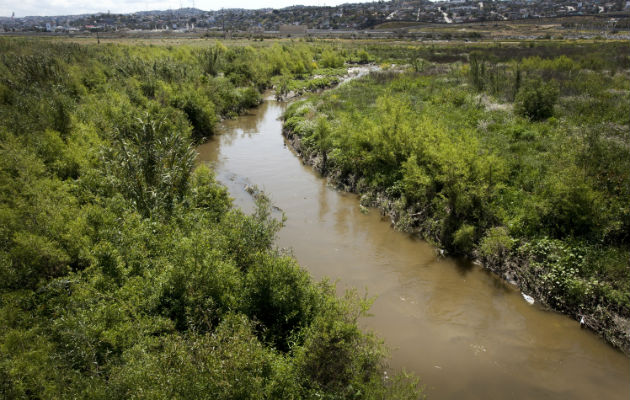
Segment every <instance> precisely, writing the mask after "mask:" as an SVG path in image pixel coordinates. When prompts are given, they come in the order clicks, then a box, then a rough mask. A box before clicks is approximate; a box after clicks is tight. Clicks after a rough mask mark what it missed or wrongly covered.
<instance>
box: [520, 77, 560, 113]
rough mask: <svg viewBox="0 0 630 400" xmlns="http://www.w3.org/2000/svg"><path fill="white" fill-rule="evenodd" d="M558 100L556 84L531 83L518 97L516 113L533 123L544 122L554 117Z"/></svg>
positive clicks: (525, 86)
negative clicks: (554, 109) (554, 108)
mask: <svg viewBox="0 0 630 400" xmlns="http://www.w3.org/2000/svg"><path fill="white" fill-rule="evenodd" d="M557 99H558V89H557V87H556V86H555V85H554V84H552V83H544V82H542V81H540V80H534V81H530V82H527V83H525V85H524V86H523V87H522V88H520V89H519V91H518V93H517V95H516V100H515V105H516V112H518V113H519V114H521V115H522V116H524V117H528V118H530V119H531V120H532V121H542V120H544V119H547V118H549V117H551V116H552V115H553V107H554V105H555V104H556V101H557Z"/></svg>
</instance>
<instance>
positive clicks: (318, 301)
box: [0, 39, 418, 399]
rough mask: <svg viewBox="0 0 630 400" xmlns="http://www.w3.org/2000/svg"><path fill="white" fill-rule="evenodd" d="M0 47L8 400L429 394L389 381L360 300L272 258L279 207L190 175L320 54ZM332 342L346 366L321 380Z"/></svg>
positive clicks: (0, 282)
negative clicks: (360, 314) (220, 135)
mask: <svg viewBox="0 0 630 400" xmlns="http://www.w3.org/2000/svg"><path fill="white" fill-rule="evenodd" d="M0 49H1V50H0V52H1V54H2V57H0V71H1V72H2V73H0V117H1V118H0V187H1V188H2V190H1V191H0V326H2V329H0V397H7V398H42V399H44V398H45V399H57V398H90V399H92V398H94V399H112V398H113V399H116V398H121V399H122V398H130V397H132V398H147V399H149V398H150V399H156V398H158V399H161V398H163V399H172V398H190V399H199V398H208V399H235V398H238V399H248V398H251V399H258V398H261V397H262V398H294V399H297V398H313V397H314V396H316V395H317V396H320V397H324V398H344V397H356V396H357V393H360V395H359V397H361V398H391V397H393V396H399V397H400V398H414V396H416V397H417V393H418V389H417V384H416V382H415V381H414V380H413V379H405V377H400V378H396V379H394V380H392V383H390V382H387V381H384V380H383V379H382V376H383V371H384V368H385V367H384V364H383V358H384V356H385V353H384V352H383V349H382V346H381V345H380V343H379V342H378V341H376V340H375V339H374V338H373V336H372V335H369V334H365V333H363V332H361V331H360V330H359V329H358V327H357V318H356V313H355V311H354V310H356V309H357V307H359V308H361V309H364V308H365V307H364V303H363V302H361V301H360V300H358V299H350V298H346V299H339V298H337V297H336V296H335V290H334V288H332V287H330V286H328V285H326V284H321V285H316V284H315V283H313V282H312V281H311V279H310V278H309V276H308V274H307V273H306V272H305V271H304V270H302V269H300V268H299V266H298V265H297V263H296V261H295V260H294V259H293V258H291V257H289V256H287V255H285V254H282V253H281V252H279V251H278V250H276V249H274V240H275V237H276V234H277V232H278V230H279V229H280V228H281V227H282V224H283V222H284V221H282V220H276V219H275V218H273V217H272V214H271V205H270V203H269V200H268V198H267V197H265V196H259V197H258V206H257V208H256V211H255V212H254V214H253V215H245V214H243V213H242V212H240V211H239V210H237V209H235V208H233V207H232V204H231V200H230V199H229V196H228V194H227V191H226V189H225V188H224V187H222V186H220V185H219V184H218V183H217V182H216V180H215V178H214V175H213V173H212V171H211V170H210V169H208V168H207V167H206V166H198V167H197V168H194V160H195V152H194V149H193V147H192V146H193V144H194V142H193V140H200V139H202V138H206V137H208V136H210V135H212V133H213V128H214V126H215V125H216V123H217V121H218V120H219V118H220V117H221V116H234V115H237V114H238V113H239V112H241V111H243V110H244V109H245V108H247V107H252V106H255V105H257V104H259V103H260V93H259V90H261V89H264V88H265V87H268V86H269V85H270V82H271V77H273V76H275V75H279V74H283V76H286V77H287V78H288V79H292V80H293V79H295V78H297V77H298V74H300V78H303V76H302V74H309V73H310V72H311V71H312V70H313V68H314V67H315V66H314V61H313V60H314V57H315V55H316V54H319V51H320V50H321V49H318V48H315V47H314V46H304V45H295V46H282V47H281V46H278V45H273V46H268V47H264V48H257V49H254V48H239V47H230V48H226V47H224V46H222V45H220V44H217V45H215V46H214V47H211V48H210V49H208V50H202V51H199V50H198V49H194V48H192V47H186V46H179V47H171V48H167V47H159V46H126V45H107V46H80V45H74V44H64V43H62V42H50V41H44V40H41V41H40V40H26V39H24V40H17V39H2V40H0ZM254 60H255V61H257V62H258V61H259V63H257V65H262V66H263V67H261V68H254V67H253V65H254V64H253V61H254ZM342 60H343V58H342ZM267 61H268V62H267ZM221 72H223V73H224V74H225V77H221V76H220V73H221ZM324 124H325V121H323V122H322V125H321V126H320V127H319V131H318V132H319V137H320V138H321V144H322V146H323V147H322V149H325V150H327V149H328V148H329V147H328V146H330V145H329V142H328V141H327V138H328V133H329V129H330V128H329V127H328V126H327V125H324ZM320 327H325V328H326V331H325V332H324V331H322V330H321V329H320ZM338 327H342V328H338ZM322 332H323V333H324V334H325V335H328V336H326V337H330V338H332V339H331V341H330V343H329V345H320V343H321V341H320V340H319V339H318V338H319V337H321V336H320V333H322ZM339 338H348V339H349V340H348V341H344V342H339V341H338V340H337V339H339ZM305 346H309V349H313V351H314V352H313V353H311V352H310V350H305ZM315 350H316V351H315ZM333 350H334V351H338V352H339V354H343V355H344V357H343V358H341V359H339V360H337V361H336V364H335V368H337V367H338V368H339V371H342V374H341V375H340V376H339V377H336V376H331V375H330V374H329V373H328V374H327V375H326V377H327V378H326V380H324V379H319V378H318V377H319V376H320V375H317V376H316V377H315V378H314V376H313V375H312V373H311V371H310V370H308V368H306V367H305V365H307V364H308V365H315V362H316V361H312V362H311V361H308V362H307V360H306V358H308V357H310V356H309V355H310V354H315V355H316V357H317V359H318V360H319V361H320V362H321V361H325V360H328V359H331V358H335V354H327V353H326V352H327V351H333ZM321 368H329V366H322V367H321ZM316 378H317V379H316ZM404 396H406V397H404Z"/></svg>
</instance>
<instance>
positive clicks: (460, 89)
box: [285, 43, 630, 346]
mask: <svg viewBox="0 0 630 400" xmlns="http://www.w3.org/2000/svg"><path fill="white" fill-rule="evenodd" d="M617 45H618V44H617V43H611V44H610V47H611V48H615V47H616V46H617ZM571 46H572V45H567V49H565V50H562V51H561V53H562V52H566V53H567V54H570V53H571V48H572V47H571ZM449 51H450V50H449ZM484 54H487V53H484V52H477V53H471V57H470V65H460V64H452V65H450V66H438V65H434V64H433V65H425V66H424V67H423V70H422V71H420V70H419V69H418V68H415V67H413V65H412V67H413V71H410V72H408V73H402V74H399V75H397V76H392V75H391V74H389V73H387V72H379V73H374V74H372V75H370V76H368V77H366V78H365V79H363V80H360V81H355V82H352V83H349V84H348V85H344V86H343V87H341V88H339V89H336V90H334V91H331V92H329V93H325V94H323V95H322V96H321V97H315V98H312V99H310V100H307V101H302V102H298V103H296V104H294V105H292V106H291V107H289V109H288V110H287V112H286V115H285V129H286V130H287V131H288V132H289V134H291V135H297V137H298V138H299V139H300V143H301V150H302V151H303V154H304V155H305V157H311V158H313V159H314V160H317V161H316V163H318V166H319V167H321V161H322V160H326V161H327V165H326V168H320V170H322V171H324V172H325V173H328V174H330V175H332V176H333V177H334V179H335V180H336V181H337V182H338V183H340V184H342V185H343V186H345V187H347V188H349V189H351V190H355V191H359V192H361V193H365V194H366V196H364V199H367V200H366V203H371V204H373V205H380V206H382V207H384V208H386V210H387V212H389V213H390V214H391V215H392V216H393V217H394V219H396V220H397V226H398V227H400V228H403V229H407V230H412V231H415V232H419V233H421V234H422V235H423V236H424V237H425V238H427V239H429V240H431V241H434V242H436V243H438V244H439V245H440V246H443V247H445V248H446V249H448V250H450V251H452V252H454V253H459V254H468V255H471V256H481V257H482V258H484V259H486V260H487V261H488V262H489V263H490V264H492V265H498V267H497V268H503V266H501V263H502V262H503V261H504V260H505V259H507V258H512V259H517V260H518V263H519V265H520V266H521V268H523V269H526V268H529V267H528V265H529V266H530V267H531V268H530V270H528V271H521V275H522V276H523V277H526V281H527V282H523V285H524V288H526V289H527V290H537V288H545V289H544V290H543V289H541V291H540V292H536V293H537V294H538V295H539V298H540V299H543V301H547V302H548V304H550V305H551V306H553V307H554V308H557V309H560V310H563V311H567V312H570V313H574V314H577V313H578V312H581V313H585V312H595V308H596V306H598V305H599V306H604V307H607V308H608V310H615V312H617V313H619V314H620V315H622V316H624V317H630V285H629V284H628V282H630V269H629V268H628V262H629V261H628V260H629V259H630V253H629V244H630V243H629V242H628V238H629V237H630V236H629V234H630V230H629V229H628V228H629V225H628V215H629V212H630V209H629V208H628V206H627V203H628V199H629V198H630V148H629V147H628V143H630V136H629V134H628V132H630V131H629V130H628V123H629V122H630V121H629V120H628V115H629V113H630V109H629V104H630V103H629V102H628V101H627V97H628V93H630V86H629V82H630V77H629V76H628V71H627V70H621V69H620V67H619V66H616V67H611V70H612V71H617V72H616V73H615V74H612V73H609V72H598V71H594V70H588V69H585V65H586V64H585V62H586V61H585V60H584V59H583V58H582V57H581V56H578V55H576V56H575V57H573V56H572V57H569V56H559V57H557V58H540V57H535V56H534V57H529V58H525V59H515V60H510V59H507V60H505V59H504V60H503V63H497V62H496V59H495V61H492V62H490V61H489V58H488V57H487V55H484ZM410 55H411V56H414V54H410ZM484 57H485V58H484ZM411 59H412V60H413V59H414V58H411ZM605 60H606V61H605V62H607V63H608V62H612V61H611V60H610V59H609V58H605ZM622 77H623V78H622ZM515 92H516V100H515V102H514V103H512V102H511V101H510V100H511V99H513V98H514V93H515ZM611 97H614V98H616V101H615V102H612V101H611V100H610V99H611ZM585 99H587V101H588V104H600V105H601V109H602V110H605V112H603V113H597V112H588V113H585V112H582V111H578V108H576V107H574V106H568V104H569V102H571V104H575V103H578V102H582V101H585ZM554 105H555V106H554ZM622 109H623V112H622V111H621V110H622ZM552 116H553V117H552ZM321 120H325V121H327V125H328V126H329V127H330V132H329V133H328V134H327V143H329V144H328V145H327V146H325V147H324V148H323V147H321V146H320V145H319V136H318V134H317V132H318V130H317V129H315V127H316V125H317V124H318V121H321ZM384 198H385V199H387V201H384V200H383V199H384ZM369 199H372V201H370V200H369ZM545 238H549V239H545ZM545 240H553V241H554V242H553V243H559V245H561V246H566V248H567V249H570V250H567V252H568V253H567V254H571V252H573V251H574V250H575V249H581V250H580V251H581V252H582V253H583V257H584V259H589V260H593V259H596V258H597V257H598V256H601V257H603V258H602V259H601V260H600V261H598V262H597V263H596V265H597V267H594V268H592V269H589V268H586V267H585V265H586V264H582V263H580V268H578V269H577V270H575V268H576V267H574V266H573V267H566V268H565V267H563V266H561V265H560V264H562V263H561V262H559V261H558V258H556V256H554V255H551V254H552V253H554V252H555V250H554V251H552V250H551V249H549V254H548V257H547V258H544V261H534V260H537V259H538V258H537V256H535V255H534V253H532V251H533V250H531V249H532V247H528V245H526V244H533V246H536V245H537V244H539V243H544V242H545ZM603 254H605V256H603ZM562 257H564V256H562ZM621 260H623V261H621ZM530 262H531V263H530ZM562 265H564V264H562ZM621 265H625V267H621ZM567 268H568V269H567ZM571 268H573V269H571ZM576 271H579V272H576ZM621 271H624V272H623V273H622V272H621ZM620 273H621V274H622V275H623V278H621V279H620V275H619V274H620ZM543 278H544V279H543ZM524 279H525V278H524ZM622 304H623V305H622ZM602 326H603V325H602ZM619 326H621V325H619ZM619 332H621V333H619ZM617 333H619V334H621V335H623V332H622V331H621V330H619V331H618V332H617ZM617 333H616V334H617ZM623 340H625V341H626V346H627V345H628V343H630V337H626V338H625V339H623Z"/></svg>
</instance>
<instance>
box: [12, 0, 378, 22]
mask: <svg viewBox="0 0 630 400" xmlns="http://www.w3.org/2000/svg"><path fill="white" fill-rule="evenodd" d="M363 1H364V2H368V1H370V0H363ZM363 1H361V0H268V1H260V0H258V1H257V0H230V1H227V2H226V1H218V0H194V1H193V0H157V1H145V0H93V1H81V0H47V1H45V0H44V1H42V0H0V17H10V16H11V14H12V13H13V12H15V17H16V18H21V17H26V16H30V15H50V16H53V15H73V14H91V13H99V12H104V13H106V12H107V11H108V10H109V11H110V12H111V13H116V14H118V13H123V14H126V13H132V12H136V11H147V10H168V9H176V8H180V7H192V6H193V4H194V6H195V8H199V9H202V10H220V9H221V8H249V9H258V8H283V7H289V6H292V5H296V4H301V5H305V6H306V5H308V6H334V5H339V4H344V3H355V2H357V3H358V2H363Z"/></svg>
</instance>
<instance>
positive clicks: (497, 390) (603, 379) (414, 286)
mask: <svg viewBox="0 0 630 400" xmlns="http://www.w3.org/2000/svg"><path fill="white" fill-rule="evenodd" d="M285 107H286V105H285V104H284V103H278V102H276V101H274V100H272V99H271V98H267V100H266V101H265V102H264V103H263V104H262V105H261V106H260V107H258V108H257V109H254V110H251V111H250V113H249V114H248V115H245V116H242V117H239V118H237V119H235V120H231V121H226V122H224V123H223V124H222V126H221V129H220V132H219V134H218V135H216V136H215V137H214V138H213V139H212V140H210V141H209V142H208V143H205V144H204V145H202V146H199V147H198V149H197V150H198V152H199V162H204V163H208V164H210V165H211V166H212V167H213V168H214V170H215V171H216V174H217V178H218V180H219V181H220V182H222V183H223V184H225V185H226V186H227V188H228V189H229V192H230V194H231V196H232V197H233V198H234V201H235V204H236V205H237V206H239V207H241V208H243V209H244V210H245V211H251V210H252V209H253V200H252V198H251V196H250V195H249V194H248V193H247V192H246V191H245V187H246V186H247V185H257V186H258V187H259V188H261V189H263V190H264V191H265V192H266V193H267V195H269V197H270V198H271V200H272V202H273V204H274V205H275V206H277V207H279V208H280V209H281V210H282V211H283V212H284V213H285V215H286V216H287V218H288V219H287V222H286V226H285V227H284V228H283V230H282V231H281V232H280V234H279V238H278V242H277V243H278V245H279V246H280V247H287V248H291V249H293V253H294V255H295V257H296V258H297V260H298V261H299V262H300V264H301V265H302V266H303V267H304V268H305V269H306V270H308V271H309V273H310V274H311V275H312V276H313V278H314V279H317V280H319V279H321V278H324V277H328V278H330V279H332V280H338V282H339V286H340V287H342V288H357V289H358V290H359V292H360V293H363V292H364V291H365V290H367V292H368V294H369V295H371V296H377V298H376V301H375V302H374V305H373V307H372V309H371V314H372V316H371V317H369V318H365V319H364V320H363V321H362V322H361V323H362V325H363V326H364V327H365V328H367V329H371V330H373V331H375V332H376V333H377V334H379V335H380V336H381V337H382V338H384V339H385V341H386V343H387V345H388V347H389V348H390V349H391V350H392V351H391V359H390V365H391V368H392V370H401V369H405V370H407V371H410V372H414V373H415V374H417V375H418V376H419V377H420V378H421V382H422V383H423V384H424V385H425V388H426V393H427V395H428V397H429V398H433V399H589V400H590V399H624V400H628V399H630V360H629V359H628V358H627V357H626V356H624V355H623V354H622V353H621V352H619V351H617V350H615V349H613V348H612V347H610V346H609V345H607V344H606V343H604V342H603V341H602V340H601V339H600V338H599V337H597V336H596V335H594V334H593V333H592V332H589V331H587V330H581V329H580V328H579V324H578V323H577V322H576V321H574V320H572V319H570V318H568V317H566V316H563V315H560V314H557V313H554V312H549V311H544V310H542V309H540V308H538V307H537V306H536V304H534V305H529V304H528V303H527V302H526V301H525V300H524V299H523V297H522V296H521V293H520V292H519V291H518V290H516V289H515V288H513V287H511V286H510V285H508V284H507V283H505V282H504V281H502V280H500V279H498V278H497V277H495V276H494V275H492V274H491V273H489V272H488V271H486V270H484V269H483V268H481V267H480V266H477V265H473V264H471V263H469V262H466V261H463V260H457V259H452V258H448V257H447V258H442V257H439V256H438V254H437V252H436V249H435V248H434V247H432V246H431V245H429V244H427V243H426V242H424V241H422V240H419V239H416V238H413V237H411V236H410V235H407V234H404V233H400V232H396V231H394V230H393V229H392V228H391V226H390V223H389V221H388V220H386V219H383V218H382V217H381V216H380V214H379V213H378V211H377V210H370V212H369V213H368V214H362V213H361V212H360V210H359V203H358V198H357V196H356V195H353V194H348V193H344V192H340V191H337V190H335V189H333V188H331V187H329V186H328V185H327V184H326V181H325V180H324V179H322V178H321V177H320V176H319V175H318V174H317V173H315V172H314V171H313V170H312V169H311V168H310V167H308V166H304V165H303V164H302V162H301V161H300V159H299V158H298V157H297V156H296V155H295V154H294V153H293V152H292V151H291V150H290V149H289V148H288V147H287V146H286V144H285V141H284V138H283V136H282V134H281V129H282V122H281V121H280V120H279V117H280V115H281V114H282V112H283V110H284V109H285Z"/></svg>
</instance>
